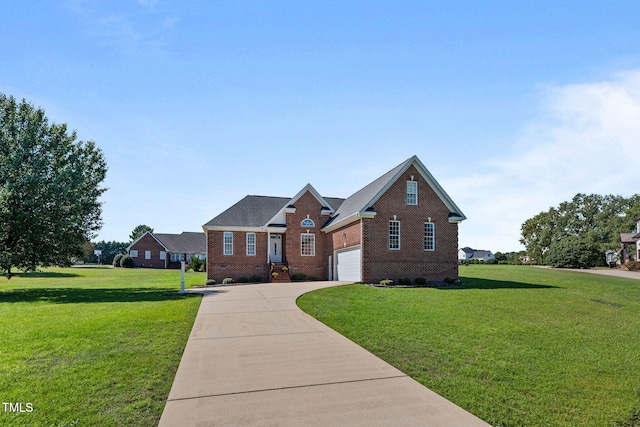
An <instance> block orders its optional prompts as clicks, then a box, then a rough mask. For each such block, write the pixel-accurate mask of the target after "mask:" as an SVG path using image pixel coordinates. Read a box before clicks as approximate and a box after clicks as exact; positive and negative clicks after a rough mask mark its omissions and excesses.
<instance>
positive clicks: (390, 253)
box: [362, 166, 458, 283]
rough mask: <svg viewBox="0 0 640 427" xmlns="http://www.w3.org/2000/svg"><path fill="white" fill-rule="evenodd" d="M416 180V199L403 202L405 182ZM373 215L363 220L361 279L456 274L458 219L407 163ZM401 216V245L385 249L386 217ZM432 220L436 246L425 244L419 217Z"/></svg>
mask: <svg viewBox="0 0 640 427" xmlns="http://www.w3.org/2000/svg"><path fill="white" fill-rule="evenodd" d="M411 175H413V179H414V181H417V182H418V205H417V206H411V205H407V204H406V182H407V181H409V180H411ZM373 208H374V209H375V210H376V212H377V215H376V216H375V218H371V219H363V220H362V227H363V229H362V234H363V245H362V257H363V262H364V267H363V280H364V281H365V282H368V283H378V282H379V281H380V280H384V279H392V280H398V279H399V278H402V277H409V278H410V279H411V280H412V281H413V280H414V279H416V278H417V277H424V278H426V279H427V280H428V281H431V280H434V281H441V280H443V279H445V278H447V277H448V278H452V279H457V278H458V262H457V258H458V255H457V254H458V225H457V224H455V223H454V224H451V223H449V219H448V218H449V213H450V212H449V209H448V208H447V207H446V206H445V205H444V203H443V202H442V201H441V200H440V198H439V197H438V196H437V195H436V194H435V192H434V191H433V190H432V189H431V187H430V186H429V185H428V183H427V182H426V181H425V180H424V179H423V178H422V176H421V175H420V174H419V173H418V171H417V170H416V169H415V167H413V166H411V167H410V168H409V169H408V170H407V172H406V173H405V174H404V176H402V177H400V178H399V179H398V180H397V181H396V182H395V183H394V184H392V186H391V187H390V188H389V189H388V190H387V191H386V192H385V194H384V195H383V196H382V197H381V198H380V199H379V200H378V201H377V202H376V203H375V204H374V205H373ZM394 215H395V216H396V217H395V218H396V220H398V221H400V250H389V249H388V244H389V243H388V239H389V220H393V219H394ZM429 217H431V222H433V223H434V224H435V251H425V250H424V223H425V222H427V221H428V218H429Z"/></svg>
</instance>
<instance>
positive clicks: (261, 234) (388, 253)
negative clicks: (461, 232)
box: [203, 156, 465, 283]
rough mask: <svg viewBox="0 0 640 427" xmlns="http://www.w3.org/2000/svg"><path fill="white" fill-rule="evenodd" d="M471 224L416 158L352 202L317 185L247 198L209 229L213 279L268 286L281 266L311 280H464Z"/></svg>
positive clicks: (210, 275) (209, 272)
mask: <svg viewBox="0 0 640 427" xmlns="http://www.w3.org/2000/svg"><path fill="white" fill-rule="evenodd" d="M464 219H465V216H464V215H463V214H462V212H461V211H460V209H458V207H457V206H456V205H455V203H453V201H452V200H451V199H450V198H449V196H448V195H447V194H446V193H445V192H444V190H443V189H442V187H440V185H439V184H438V183H437V181H436V180H435V179H434V178H433V176H432V175H431V174H430V173H429V171H428V170H427V169H426V168H425V167H424V165H423V164H422V163H421V162H420V160H419V159H418V158H417V157H415V156H414V157H412V158H410V159H408V160H407V161H405V162H403V163H401V164H400V165H398V166H397V167H395V168H394V169H392V170H391V171H389V172H387V173H386V174H384V175H383V176H381V177H380V178H378V179H377V180H375V181H374V182H372V183H371V184H369V185H367V186H366V187H364V188H362V189H361V190H359V191H358V192H356V193H354V194H353V195H352V196H350V197H348V198H347V199H341V198H328V197H322V196H321V195H320V194H319V193H318V192H317V191H316V190H315V189H314V188H313V186H311V185H310V184H308V185H306V186H305V187H304V188H303V189H302V190H301V191H300V192H299V193H298V194H297V195H295V196H294V197H292V198H280V197H265V196H247V197H245V198H244V199H242V200H240V201H239V202H238V203H236V204H235V205H234V206H232V207H230V208H229V209H227V210H226V211H224V212H223V213H221V214H220V215H218V216H217V217H215V218H213V219H212V220H211V221H209V222H208V223H207V224H205V225H204V226H203V228H204V230H205V233H206V239H207V244H206V245H207V254H208V256H207V276H208V278H209V279H214V280H216V281H221V280H222V279H223V278H226V277H230V278H232V279H234V280H237V279H238V278H239V277H246V278H249V277H260V278H261V280H262V281H268V280H271V279H272V278H273V271H274V268H275V269H276V270H277V271H276V272H278V274H279V275H280V276H282V275H285V276H288V277H294V278H296V277H306V278H307V279H310V280H348V281H354V282H360V281H363V282H367V283H377V282H379V281H380V280H384V279H392V280H397V279H399V278H404V277H408V278H410V279H411V280H414V279H415V278H417V277H423V278H426V279H427V280H429V281H442V280H444V279H445V278H449V279H457V278H458V262H457V245H458V223H459V222H460V221H462V220H464ZM282 267H286V268H285V269H283V268H282ZM284 270H286V272H284ZM283 272H284V274H283ZM302 275H304V276H302Z"/></svg>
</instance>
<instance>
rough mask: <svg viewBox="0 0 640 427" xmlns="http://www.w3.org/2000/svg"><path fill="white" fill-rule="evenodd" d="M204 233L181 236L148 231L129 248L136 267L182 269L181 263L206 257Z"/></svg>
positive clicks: (186, 232) (187, 233)
mask: <svg viewBox="0 0 640 427" xmlns="http://www.w3.org/2000/svg"><path fill="white" fill-rule="evenodd" d="M206 252H207V249H206V239H205V235H204V233H201V232H188V231H185V232H183V233H181V234H167V233H152V232H151V231H147V232H146V233H144V234H143V235H142V236H140V237H139V238H137V239H136V240H135V241H134V242H133V243H131V244H130V245H129V246H128V247H127V253H128V254H129V255H130V256H131V258H132V259H133V262H134V264H135V265H136V267H151V268H180V261H186V262H189V259H190V257H191V256H192V255H195V256H197V257H199V258H201V259H204V258H205V256H206Z"/></svg>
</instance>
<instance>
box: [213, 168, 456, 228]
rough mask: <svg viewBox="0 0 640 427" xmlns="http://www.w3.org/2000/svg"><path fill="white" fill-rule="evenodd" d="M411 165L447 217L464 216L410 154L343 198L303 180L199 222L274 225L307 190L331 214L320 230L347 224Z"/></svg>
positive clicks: (368, 211)
mask: <svg viewBox="0 0 640 427" xmlns="http://www.w3.org/2000/svg"><path fill="white" fill-rule="evenodd" d="M412 165H413V166H414V167H415V168H416V169H417V170H418V173H420V175H421V176H422V177H423V179H424V180H425V181H426V182H427V183H428V184H429V186H430V187H431V188H432V189H433V191H434V192H435V193H436V195H437V196H438V197H439V198H440V200H441V201H442V202H443V203H444V204H445V206H447V207H448V208H449V211H450V212H451V213H450V215H449V221H453V222H457V221H462V220H465V219H466V216H464V214H463V213H462V211H461V210H460V209H459V208H458V206H456V204H455V203H454V202H453V200H451V198H450V197H449V195H448V194H447V193H446V192H445V191H444V190H443V189H442V187H441V186H440V184H438V182H437V181H436V180H435V178H434V177H433V176H432V175H431V173H430V172H429V171H428V170H427V168H426V167H425V166H424V165H423V164H422V162H421V161H420V160H419V159H418V157H417V156H413V157H410V158H409V159H407V160H405V161H404V162H402V163H400V164H399V165H398V166H396V167H395V168H393V169H391V170H390V171H389V172H387V173H385V174H384V175H382V176H381V177H380V178H378V179H376V180H374V181H373V182H372V183H370V184H368V185H367V186H365V187H364V188H362V189H360V190H358V191H357V192H355V193H354V194H352V195H351V196H349V197H348V198H346V199H341V198H337V197H322V196H321V195H320V194H319V193H318V192H317V191H316V189H315V188H313V186H312V185H311V184H307V185H306V186H305V187H303V188H302V190H300V191H299V192H298V194H296V195H295V196H294V197H293V198H286V197H269V196H246V197H244V198H243V199H242V200H240V201H239V202H238V203H236V204H235V205H233V206H231V207H230V208H229V209H227V210H226V211H224V212H222V213H221V214H219V215H218V216H216V217H215V218H213V219H212V220H211V221H209V222H208V223H206V224H205V225H203V228H204V229H205V230H207V229H211V228H217V229H221V228H222V229H225V228H226V227H229V228H233V229H236V230H238V229H242V228H247V229H253V228H264V227H267V226H274V225H275V226H278V225H279V224H272V223H274V222H276V220H277V218H278V217H280V215H283V213H282V212H284V210H285V209H287V208H289V207H292V206H293V205H294V204H295V202H296V201H297V200H298V199H299V198H300V197H301V196H302V195H303V194H305V193H306V192H307V191H308V192H310V193H311V194H312V195H313V196H314V197H315V198H316V199H317V200H318V202H319V203H320V204H321V205H322V206H323V210H324V211H325V212H327V213H329V214H331V218H330V219H329V221H327V223H326V224H325V225H324V226H323V230H325V231H329V230H331V229H335V228H337V227H341V226H343V225H346V224H349V223H350V222H352V221H355V220H356V219H358V218H360V217H366V216H373V215H375V211H373V208H372V206H373V204H374V203H375V202H376V201H377V200H378V199H379V198H380V197H381V196H382V195H383V194H384V193H385V192H386V191H387V190H388V189H389V187H390V186H391V185H392V184H393V183H394V182H396V180H397V179H398V178H399V177H400V176H402V174H403V173H404V172H406V170H407V169H409V167H411V166H412Z"/></svg>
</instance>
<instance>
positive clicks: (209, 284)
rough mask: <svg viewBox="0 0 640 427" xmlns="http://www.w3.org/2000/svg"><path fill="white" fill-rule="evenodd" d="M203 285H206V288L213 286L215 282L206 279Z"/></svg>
mask: <svg viewBox="0 0 640 427" xmlns="http://www.w3.org/2000/svg"><path fill="white" fill-rule="evenodd" d="M205 284H206V285H207V286H211V285H215V284H216V281H215V280H213V279H207V281H206V282H205Z"/></svg>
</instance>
